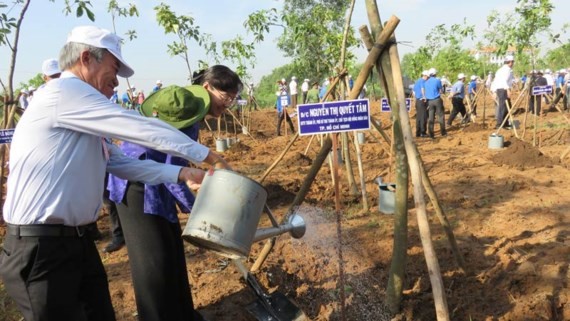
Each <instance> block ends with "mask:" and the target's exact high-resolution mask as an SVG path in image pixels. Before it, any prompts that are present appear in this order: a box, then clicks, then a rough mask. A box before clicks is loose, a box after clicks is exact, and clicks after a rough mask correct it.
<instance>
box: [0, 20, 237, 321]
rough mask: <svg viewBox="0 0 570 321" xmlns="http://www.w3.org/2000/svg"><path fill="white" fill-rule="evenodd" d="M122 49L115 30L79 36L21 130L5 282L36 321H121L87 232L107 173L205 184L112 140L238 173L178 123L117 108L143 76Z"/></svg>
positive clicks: (197, 175)
mask: <svg viewBox="0 0 570 321" xmlns="http://www.w3.org/2000/svg"><path fill="white" fill-rule="evenodd" d="M120 46H121V38H120V37H118V36H117V35H115V34H114V33H111V32H110V31H108V30H105V29H100V28H98V27H95V26H81V27H76V28H74V29H73V30H72V31H71V33H70V34H69V36H68V38H67V43H66V44H65V45H64V46H63V48H62V49H61V52H60V57H59V62H60V68H61V69H62V71H63V72H62V74H61V77H60V78H58V79H54V80H52V81H50V82H49V83H48V84H47V85H46V86H45V87H44V88H43V89H42V90H41V91H39V92H38V93H37V96H36V97H35V99H34V100H33V101H32V102H31V103H30V105H29V106H28V110H27V111H26V114H25V115H24V116H23V117H22V118H21V119H20V121H19V122H18V125H17V126H16V129H15V132H14V136H13V140H12V145H11V146H12V147H11V149H10V165H9V170H10V176H9V177H8V181H7V195H6V199H5V203H4V208H3V214H4V219H5V221H6V223H7V225H6V237H5V239H4V243H3V251H2V254H1V257H0V277H1V278H2V281H3V283H4V286H5V289H6V291H7V293H8V295H10V297H12V299H13V300H14V301H15V303H16V304H17V306H18V308H19V309H20V311H21V312H22V314H23V317H24V319H26V320H89V321H92V320H97V321H98V320H101V321H113V320H115V313H114V311H113V306H112V303H111V297H110V294H109V285H108V281H107V275H106V273H105V269H104V266H103V263H102V261H101V258H100V256H99V252H98V250H97V247H96V246H95V243H94V241H93V239H92V238H91V235H89V234H86V226H87V225H89V224H91V223H93V222H95V221H96V220H97V217H98V214H99V209H100V207H101V199H102V196H103V189H104V188H103V183H104V179H105V173H106V172H110V173H112V174H114V175H117V176H119V177H123V178H126V179H130V180H133V181H140V182H145V183H147V184H150V185H154V184H160V183H164V182H170V183H177V182H187V183H188V184H192V185H193V186H194V187H197V186H198V185H199V184H200V183H201V181H202V179H203V177H204V174H205V172H204V171H203V170H201V169H197V168H190V167H182V166H175V165H168V164H160V163H157V162H153V161H150V160H138V159H132V158H129V157H127V156H125V155H124V154H123V153H122V152H121V151H120V150H119V148H118V147H116V146H114V145H113V144H111V143H110V139H118V140H122V141H132V142H136V143H138V144H140V145H141V146H145V147H146V148H151V149H154V150H160V151H162V152H165V153H169V154H172V155H174V156H178V157H182V158H185V159H187V160H189V161H191V162H193V163H196V164H202V163H206V164H210V165H211V166H215V167H219V168H229V165H228V164H227V162H225V161H224V160H223V158H221V157H220V155H218V154H216V153H214V152H212V151H210V150H209V149H208V148H207V147H206V146H203V145H201V144H199V143H197V142H195V141H194V140H192V139H191V138H189V137H188V136H187V135H184V134H183V133H181V132H180V131H178V130H177V129H176V128H174V127H172V126H171V125H168V124H167V123H165V122H163V121H161V120H158V119H153V118H145V117H141V115H140V114H139V113H136V112H131V111H127V110H124V109H122V108H117V106H116V105H115V104H113V103H112V102H110V101H109V98H110V97H111V96H112V94H113V89H114V88H115V87H116V86H117V85H118V80H117V76H120V77H130V76H132V75H133V74H134V71H133V69H132V68H131V67H130V66H129V65H128V64H127V63H126V61H125V59H123V57H122V55H121V48H120ZM140 232H141V233H144V231H140Z"/></svg>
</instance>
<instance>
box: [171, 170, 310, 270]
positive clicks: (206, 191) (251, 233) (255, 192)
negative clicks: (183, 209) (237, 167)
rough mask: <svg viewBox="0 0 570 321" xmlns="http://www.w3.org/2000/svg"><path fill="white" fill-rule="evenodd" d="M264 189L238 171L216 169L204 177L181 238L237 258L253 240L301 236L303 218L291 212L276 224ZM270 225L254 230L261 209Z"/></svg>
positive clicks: (302, 232)
mask: <svg viewBox="0 0 570 321" xmlns="http://www.w3.org/2000/svg"><path fill="white" fill-rule="evenodd" d="M266 200H267V191H266V190H265V188H264V187H263V186H261V184H259V183H258V182H256V181H254V180H252V179H250V178H247V177H245V176H243V175H240V174H238V173H235V172H232V171H228V170H223V169H216V170H214V171H211V172H208V173H207V174H206V176H205V177H204V181H203V182H202V186H201V187H200V191H199V193H198V195H197V196H196V201H195V202H194V206H193V208H192V214H191V215H190V217H189V219H188V222H187V223H186V227H185V228H184V231H183V232H182V238H183V239H184V240H186V241H188V242H190V243H192V244H194V245H196V246H199V247H203V248H206V249H209V250H213V251H215V252H217V253H218V254H220V255H223V256H226V257H229V258H232V259H239V258H245V257H247V256H248V255H249V252H250V250H251V245H252V243H253V242H258V241H261V240H265V239H268V238H270V237H274V236H277V235H281V234H284V233H287V232H289V233H290V234H291V236H292V237H294V238H301V237H303V235H305V230H306V225H305V221H304V219H303V218H302V217H301V216H300V215H298V214H296V213H294V214H292V215H290V216H289V217H288V219H287V221H286V222H285V223H284V224H282V225H279V224H278V223H277V221H276V219H275V217H274V216H273V214H272V213H271V211H270V210H269V207H267V205H266ZM264 211H265V212H266V213H267V215H268V216H269V219H270V221H271V223H272V225H273V226H272V227H269V228H262V229H259V230H258V229H257V225H258V224H259V219H260V217H261V213H262V212H264Z"/></svg>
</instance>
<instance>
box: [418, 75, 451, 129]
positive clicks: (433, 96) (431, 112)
mask: <svg viewBox="0 0 570 321" xmlns="http://www.w3.org/2000/svg"><path fill="white" fill-rule="evenodd" d="M428 73H429V75H430V76H429V78H428V79H427V80H426V81H425V83H424V90H425V97H426V99H427V110H428V133H429V137H430V138H432V139H433V138H435V132H434V123H435V115H436V114H437V122H438V123H439V128H440V130H441V136H447V130H446V129H445V114H444V110H443V101H442V100H441V94H442V90H443V86H442V84H441V80H440V79H439V78H437V77H436V75H437V70H435V68H430V70H428Z"/></svg>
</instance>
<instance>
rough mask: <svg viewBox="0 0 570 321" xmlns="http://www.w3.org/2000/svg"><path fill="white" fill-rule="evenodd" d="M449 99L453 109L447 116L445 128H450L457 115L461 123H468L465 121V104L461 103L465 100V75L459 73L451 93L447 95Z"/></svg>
mask: <svg viewBox="0 0 570 321" xmlns="http://www.w3.org/2000/svg"><path fill="white" fill-rule="evenodd" d="M449 97H450V98H451V105H452V106H453V108H452V109H451V114H450V115H449V119H448V120H447V126H451V124H452V123H453V120H454V119H455V117H457V114H461V119H462V120H461V123H462V124H463V123H465V122H468V121H469V120H468V119H467V111H466V110H465V104H464V103H463V99H464V98H465V74H464V73H460V74H459V75H457V81H456V82H455V84H453V86H452V87H451V92H450V93H449Z"/></svg>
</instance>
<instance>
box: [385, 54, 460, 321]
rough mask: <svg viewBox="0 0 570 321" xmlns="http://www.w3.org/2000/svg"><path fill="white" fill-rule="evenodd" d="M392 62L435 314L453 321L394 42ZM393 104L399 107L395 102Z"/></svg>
mask: <svg viewBox="0 0 570 321" xmlns="http://www.w3.org/2000/svg"><path fill="white" fill-rule="evenodd" d="M389 53H390V61H391V63H392V72H393V77H394V85H395V89H396V96H397V98H396V97H395V98H394V99H393V100H392V101H393V102H396V101H397V102H398V103H399V106H400V108H399V113H400V118H401V119H402V122H401V126H402V127H401V130H402V134H403V136H404V146H405V151H406V153H407V154H408V162H409V164H410V172H411V175H412V185H413V192H414V201H415V204H416V214H417V219H418V227H419V229H420V237H421V241H422V245H423V248H424V256H425V259H426V263H427V265H428V270H429V277H430V281H431V285H432V293H433V296H434V301H435V309H436V316H437V320H438V321H448V320H451V319H450V317H449V311H448V307H447V299H446V296H445V288H444V286H443V280H442V278H441V271H440V268H439V263H438V261H437V255H436V252H435V248H434V246H433V243H432V240H431V232H430V227H429V220H428V217H427V212H426V204H425V201H424V196H423V195H424V190H423V185H422V176H421V167H420V165H419V161H418V158H419V157H418V156H419V153H418V151H417V147H416V146H415V144H414V140H413V135H412V128H411V126H410V122H409V118H408V112H407V110H406V102H405V98H406V97H405V93H404V90H403V89H404V84H403V81H402V74H401V70H400V58H399V55H398V49H397V47H396V46H395V45H393V46H391V47H390V49H389ZM392 106H397V105H396V104H392Z"/></svg>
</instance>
